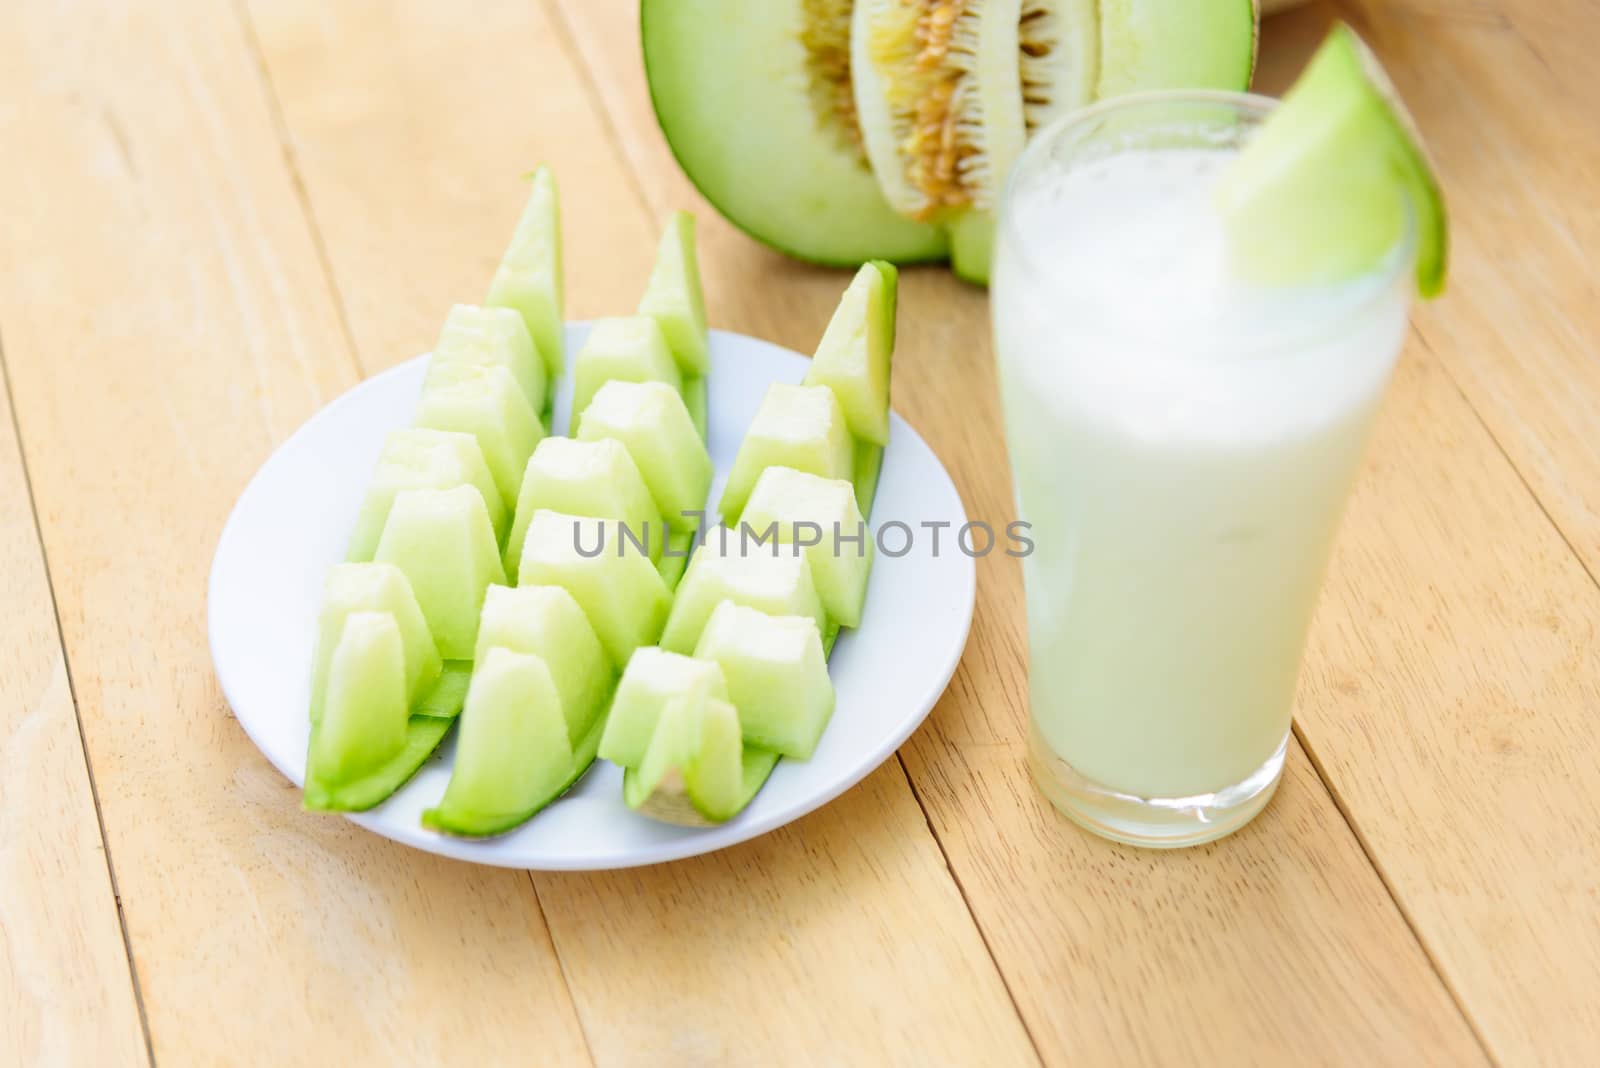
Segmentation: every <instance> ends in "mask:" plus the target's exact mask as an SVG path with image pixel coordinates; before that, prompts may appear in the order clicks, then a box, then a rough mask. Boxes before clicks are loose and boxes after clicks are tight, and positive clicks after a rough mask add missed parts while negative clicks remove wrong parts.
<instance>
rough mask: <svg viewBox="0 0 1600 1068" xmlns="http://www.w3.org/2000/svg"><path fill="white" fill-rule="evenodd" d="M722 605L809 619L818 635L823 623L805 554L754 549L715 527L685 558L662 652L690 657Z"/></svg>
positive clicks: (771, 546)
mask: <svg viewBox="0 0 1600 1068" xmlns="http://www.w3.org/2000/svg"><path fill="white" fill-rule="evenodd" d="M723 601H733V602H734V603H735V604H741V605H744V606H745V607H747V608H756V609H759V610H761V611H763V612H766V613H767V614H768V615H775V616H808V617H810V618H811V619H814V620H816V622H817V629H818V630H821V629H822V627H823V626H825V625H826V622H827V615H826V614H825V610H824V609H823V607H822V601H821V599H820V598H819V597H818V596H817V588H816V584H815V582H814V581H813V579H812V574H811V563H810V561H809V560H807V559H806V556H805V554H804V553H797V552H795V550H794V549H793V548H791V547H780V546H778V545H777V544H776V543H767V544H764V545H757V544H755V541H754V539H749V538H744V537H743V536H742V532H740V531H736V530H726V529H725V528H722V527H716V528H713V529H712V530H711V532H710V533H709V534H708V535H707V537H706V540H705V544H703V545H702V546H701V547H700V548H699V549H698V550H697V551H696V552H695V554H694V555H693V556H691V557H690V558H689V570H688V571H687V572H685V573H684V576H683V581H682V582H680V583H678V590H677V595H676V597H675V598H674V599H673V602H672V614H671V615H670V616H668V617H667V626H666V629H665V630H664V631H663V632H662V634H661V647H662V648H663V649H670V650H672V651H673V652H676V653H684V654H689V653H692V652H694V647H695V643H696V642H698V641H699V640H700V632H701V631H703V630H704V629H705V625H706V620H708V619H710V618H711V613H712V612H713V611H714V610H715V609H716V607H717V605H718V604H720V603H721V602H723Z"/></svg>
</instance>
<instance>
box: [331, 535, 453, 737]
mask: <svg viewBox="0 0 1600 1068" xmlns="http://www.w3.org/2000/svg"><path fill="white" fill-rule="evenodd" d="M361 612H368V613H379V614H382V615H385V616H388V617H389V618H390V619H391V620H393V621H394V623H395V626H396V627H397V628H398V629H399V633H400V644H401V649H402V653H403V659H404V662H405V698H406V704H407V705H408V706H409V705H411V704H412V703H413V702H415V701H417V700H418V699H419V698H420V697H422V695H423V694H424V693H426V692H427V691H428V690H429V688H430V687H432V686H433V685H434V682H435V680H437V679H438V677H439V670H440V666H441V663H440V658H439V650H438V648H437V647H436V646H435V645H434V641H433V635H432V633H431V632H430V631H429V630H428V624H427V621H426V620H425V619H424V618H423V615H422V608H421V607H420V606H419V605H418V604H417V597H416V594H415V593H413V592H412V589H411V583H410V582H408V581H407V580H406V576H405V573H404V572H403V571H401V570H400V569H399V568H397V567H394V566H393V565H391V564H376V563H360V564H335V565H334V566H333V567H332V568H330V569H329V570H328V577H327V580H326V581H325V582H324V583H323V587H322V611H321V613H320V614H319V615H318V617H317V646H316V652H315V653H314V654H313V655H312V661H311V722H312V723H316V722H317V721H318V720H320V719H321V718H322V702H323V698H324V694H325V693H326V691H327V687H328V665H329V664H330V663H331V662H332V659H333V651H334V648H335V647H336V646H337V645H338V643H339V640H340V638H341V636H342V635H343V634H344V626H345V621H346V620H348V619H349V618H350V616H352V615H354V614H357V613H361Z"/></svg>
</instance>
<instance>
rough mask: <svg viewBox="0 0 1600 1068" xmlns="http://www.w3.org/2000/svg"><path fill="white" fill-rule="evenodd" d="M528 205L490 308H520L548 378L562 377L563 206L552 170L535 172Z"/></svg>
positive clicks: (498, 277) (495, 283)
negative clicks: (542, 359)
mask: <svg viewBox="0 0 1600 1068" xmlns="http://www.w3.org/2000/svg"><path fill="white" fill-rule="evenodd" d="M530 184H531V186H532V188H531V189H530V191H529V193H528V204H527V207H525V208H524V209H523V211H522V218H521V219H520V220H519V221H518V222H517V229H516V232H515V233H513V234H512V236H511V244H510V245H509V246H508V247H507V248H506V254H505V256H504V257H503V258H502V259H501V260H500V267H499V269H498V270H496V271H495V272H494V280H493V281H492V282H490V283H489V296H488V299H487V300H485V302H484V303H486V304H493V305H495V306H497V307H502V308H515V309H516V310H517V311H518V312H520V313H521V315H522V321H523V322H524V323H526V324H527V327H528V333H529V334H530V335H531V336H532V337H533V343H534V346H535V347H536V348H537V349H538V350H539V355H540V356H541V357H543V358H544V365H545V369H546V370H547V371H548V372H549V374H548V375H547V376H546V377H547V378H549V379H551V380H554V379H557V378H560V377H561V372H562V369H563V367H564V366H565V364H566V359H565V357H564V355H563V353H562V338H561V330H562V318H563V312H562V307H563V304H562V301H563V299H564V297H563V292H562V275H561V202H560V198H559V197H558V196H557V195H556V180H555V177H554V176H553V175H552V174H551V173H550V169H549V168H548V167H540V168H539V169H538V170H536V171H534V172H533V175H532V178H531V183H530Z"/></svg>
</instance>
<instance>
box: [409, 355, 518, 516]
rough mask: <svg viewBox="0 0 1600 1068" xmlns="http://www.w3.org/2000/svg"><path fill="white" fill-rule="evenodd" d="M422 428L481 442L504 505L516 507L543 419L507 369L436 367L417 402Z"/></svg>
mask: <svg viewBox="0 0 1600 1068" xmlns="http://www.w3.org/2000/svg"><path fill="white" fill-rule="evenodd" d="M416 424H417V426H420V427H428V428H431V429H433V430H454V431H459V432H460V433H463V434H471V435H472V436H473V437H475V438H477V439H478V446H479V448H481V449H482V450H483V459H484V462H486V463H487V464H488V465H489V473H490V474H491V475H493V476H494V484H495V487H496V488H497V489H499V491H500V500H501V502H502V503H503V504H504V506H505V507H506V508H508V509H509V508H511V507H513V506H514V505H515V504H516V501H517V487H518V486H519V485H520V484H521V481H522V469H523V468H524V467H526V466H527V463H528V457H529V456H532V455H533V449H534V446H535V445H537V444H539V440H540V439H541V438H543V437H544V426H543V424H541V423H540V422H539V416H538V415H537V413H535V411H534V409H533V408H531V407H530V406H529V405H528V399H527V397H525V396H523V393H522V387H521V386H519V385H517V380H516V379H515V378H513V377H512V375H511V372H510V371H508V370H506V369H505V368H504V367H482V366H474V365H470V364H437V365H433V366H430V367H429V368H428V376H427V378H426V379H424V380H423V385H422V397H421V398H420V399H419V400H418V402H417V418H416Z"/></svg>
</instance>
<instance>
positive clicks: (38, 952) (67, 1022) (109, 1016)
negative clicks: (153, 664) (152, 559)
mask: <svg viewBox="0 0 1600 1068" xmlns="http://www.w3.org/2000/svg"><path fill="white" fill-rule="evenodd" d="M0 326H3V324H0ZM0 340H3V339H0ZM4 358H5V355H4V350H3V349H0V368H3V361H4ZM0 589H3V590H4V591H5V611H4V612H3V613H0V649H4V650H6V659H5V670H4V671H0V812H3V813H4V817H3V818H0V1049H3V1050H5V1051H6V1054H7V1056H8V1057H10V1058H12V1059H13V1060H14V1061H15V1063H18V1064H107V1065H110V1064H137V1063H143V1062H145V1061H146V1059H147V1058H146V1056H145V1040H144V1033H143V1030H142V1029H141V1026H140V1023H139V1009H138V1005H137V1001H136V998H137V995H136V993H135V990H134V985H133V977H132V975H131V974H130V972H129V967H128V957H127V954H126V952H125V950H124V947H123V943H122V930H121V926H120V923H119V920H118V918H117V905H116V901H115V900H114V898H113V892H112V887H111V880H110V875H109V872H108V870H107V867H106V854H105V845H104V843H103V842H102V841H101V838H100V827H99V824H98V822H97V819H96V816H95V807H94V798H93V796H92V789H91V787H90V784H89V775H88V769H87V767H86V766H85V765H84V758H83V745H82V741H81V739H80V738H79V737H78V723H77V719H76V715H75V713H74V710H73V704H72V689H71V684H70V683H69V682H68V680H67V665H66V660H65V659H64V658H63V656H62V653H61V642H60V640H59V638H58V636H57V633H56V620H55V604H54V602H53V601H52V600H51V596H50V585H49V580H48V579H47V578H46V575H45V563H44V558H43V556H42V555H41V549H40V545H39V534H38V530H37V529H36V528H35V527H34V523H33V506H32V503H31V501H30V499H29V496H28V486H27V476H26V474H25V472H24V471H23V467H22V454H21V452H20V450H19V449H18V445H17V438H16V434H15V433H14V432H13V422H12V414H11V398H10V395H9V393H8V392H7V390H6V384H5V380H4V378H3V377H0Z"/></svg>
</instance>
